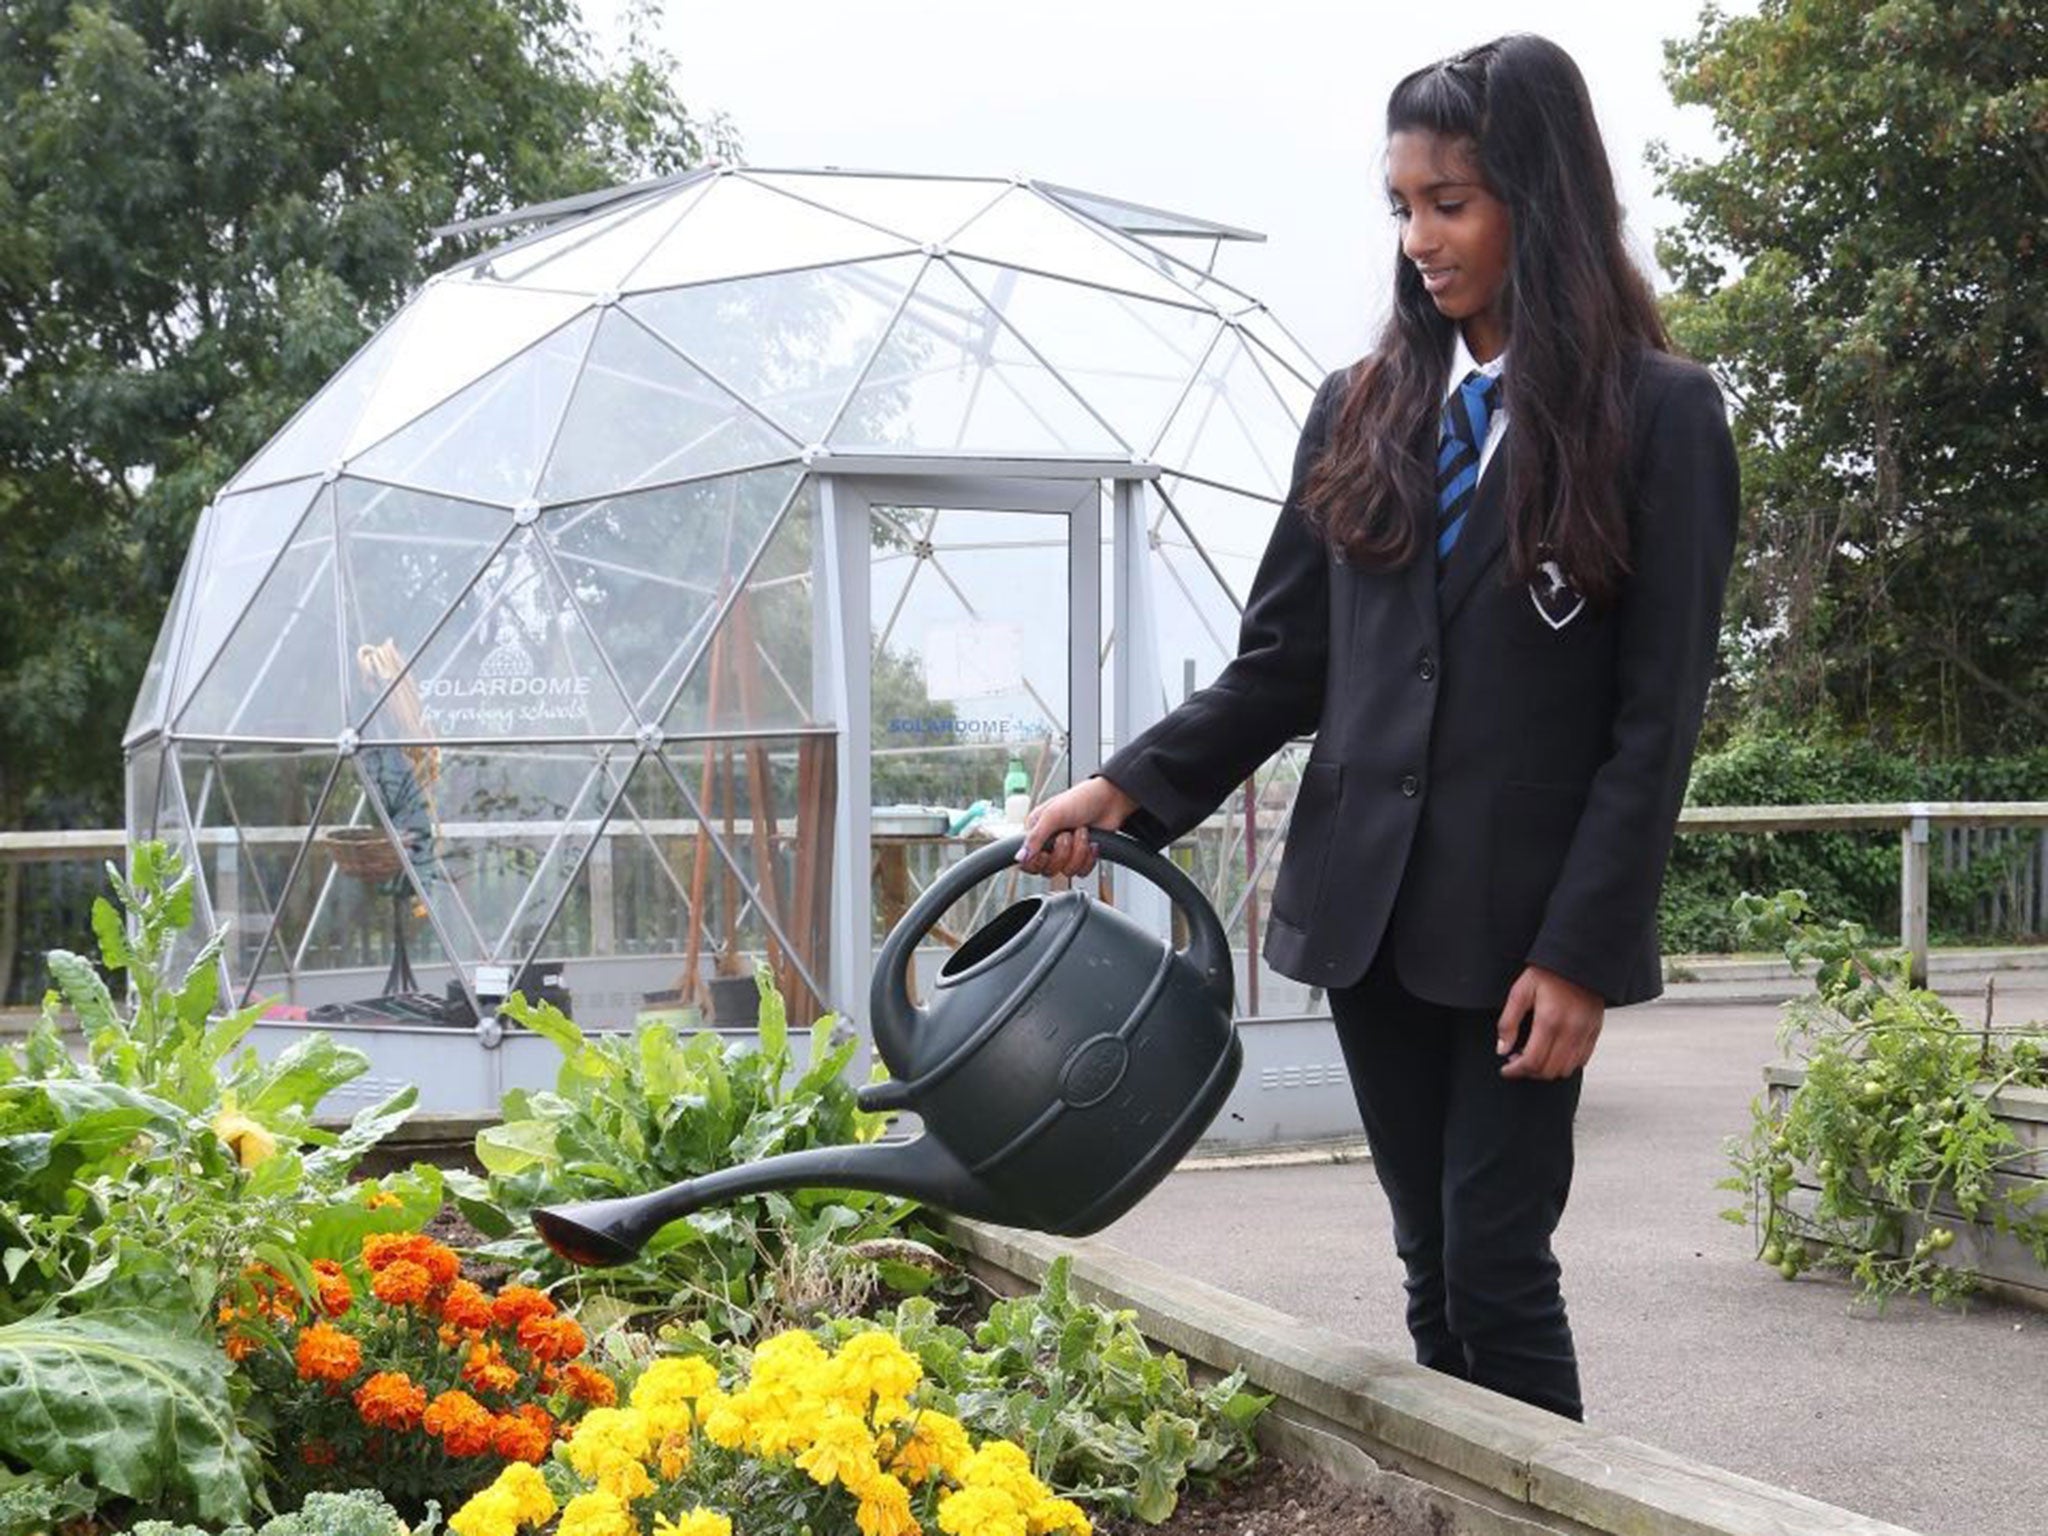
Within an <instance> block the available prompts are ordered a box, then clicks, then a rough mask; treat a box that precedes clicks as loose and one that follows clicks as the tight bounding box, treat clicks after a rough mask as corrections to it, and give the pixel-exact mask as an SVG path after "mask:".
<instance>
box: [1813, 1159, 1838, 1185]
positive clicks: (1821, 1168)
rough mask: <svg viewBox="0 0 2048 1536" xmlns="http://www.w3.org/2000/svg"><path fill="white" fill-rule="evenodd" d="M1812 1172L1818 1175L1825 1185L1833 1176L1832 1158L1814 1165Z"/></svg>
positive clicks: (1833, 1162)
mask: <svg viewBox="0 0 2048 1536" xmlns="http://www.w3.org/2000/svg"><path fill="white" fill-rule="evenodd" d="M1813 1171H1814V1172H1815V1173H1817V1174H1819V1175H1820V1179H1821V1182H1822V1183H1823V1184H1825V1183H1826V1182H1827V1181H1828V1180H1829V1179H1832V1178H1833V1177H1834V1176H1835V1160H1834V1159H1833V1158H1832V1157H1824V1158H1822V1159H1821V1160H1820V1161H1819V1162H1818V1163H1817V1164H1815V1165H1814V1170H1813Z"/></svg>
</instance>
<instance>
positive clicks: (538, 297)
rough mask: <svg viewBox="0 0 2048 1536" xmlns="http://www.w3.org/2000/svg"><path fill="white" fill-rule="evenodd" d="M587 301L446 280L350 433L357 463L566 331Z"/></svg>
mask: <svg viewBox="0 0 2048 1536" xmlns="http://www.w3.org/2000/svg"><path fill="white" fill-rule="evenodd" d="M584 305H585V301H584V300H583V299H581V298H578V297H575V296H574V295H566V294H558V293H519V292H512V291H510V290H508V289H504V288H499V287H496V286H494V285H492V284H488V283H475V282H465V281H462V280H460V279H444V280H442V281H440V282H432V283H429V284H427V286H426V287H425V288H424V289H422V290H421V291H420V294H419V296H418V297H417V298H415V299H414V300H413V301H412V303H411V304H410V305H409V306H408V307H407V310H406V323H405V331H404V334H403V335H402V336H401V337H400V338H399V341H398V355H397V360H396V361H395V362H393V363H392V365H391V367H390V369H389V371H388V372H387V373H386V374H385V376H384V378H383V379H382V380H381V381H380V383H379V384H378V387H377V389H376V391H375V393H373V394H372V395H371V396H370V398H369V400H368V401H367V402H366V403H365V404H364V406H363V413H362V416H361V418H360V419H359V420H358V421H357V422H356V424H355V429H354V430H353V431H352V432H350V433H349V437H348V449H347V451H348V454H349V455H350V456H351V457H353V456H354V455H356V454H359V453H362V452H363V451H365V450H366V449H368V448H370V447H371V446H373V445H374V444H375V443H377V442H378V441H380V440H381V439H383V438H385V437H388V436H389V435H390V434H391V433H393V432H396V431H397V430H398V429H399V428H401V427H404V426H407V425H409V424H411V422H412V421H414V420H415V419H416V418H417V417H419V416H422V415H424V414H425V413H426V412H427V411H429V410H431V409H432V408H433V407H434V406H436V405H438V404H440V403H441V402H442V401H443V400H446V399H447V398H448V397H449V396H450V395H452V394H454V393H455V392H456V391H457V390H459V389H462V388H463V387H465V386H466V385H469V384H472V383H474V382H475V381H476V380H478V379H480V378H482V377H483V376H484V375H485V374H487V373H489V372H490V371H491V370H492V369H493V368H496V367H497V366H499V365H500V364H501V363H504V362H506V361H508V360H509V359H511V358H512V357H514V356H516V355H517V354H518V353H520V352H523V351H525V350H526V349H527V348H528V347H530V346H532V345H533V344H534V343H535V342H537V341H539V340H540V339H541V337H543V336H545V335H546V334H547V333H548V332H549V331H552V330H554V329H555V328H556V327H557V326H559V325H563V324H566V323H567V322H568V321H569V320H570V319H571V318H572V317H573V316H575V314H576V313H577V312H578V311H579V310H581V309H582V308H584Z"/></svg>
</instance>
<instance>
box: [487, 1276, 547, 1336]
mask: <svg viewBox="0 0 2048 1536" xmlns="http://www.w3.org/2000/svg"><path fill="white" fill-rule="evenodd" d="M555 1311H556V1308H555V1304H554V1302H552V1301H550V1300H549V1299H548V1297H547V1296H546V1295H545V1294H544V1293H543V1292H540V1291H536V1290H535V1289H534V1288H533V1287H532V1286H530V1285H508V1286H506V1287H505V1289H503V1290H502V1291H500V1292H498V1295H497V1299H496V1300H495V1301H493V1302H492V1303H491V1316H492V1318H493V1319H494V1320H495V1321H496V1322H497V1324H498V1326H499V1327H500V1328H517V1327H518V1326H519V1325H520V1324H521V1323H523V1322H525V1321H526V1320H527V1319H528V1318H529V1317H553V1316H554V1315H555Z"/></svg>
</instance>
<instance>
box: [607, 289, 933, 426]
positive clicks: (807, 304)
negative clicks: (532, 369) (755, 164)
mask: <svg viewBox="0 0 2048 1536" xmlns="http://www.w3.org/2000/svg"><path fill="white" fill-rule="evenodd" d="M923 266H924V258H923V257H922V256H910V257H899V258H897V259H896V260H893V261H870V262H861V263H858V264H856V265H853V266H845V267H819V268H814V269H812V270H809V271H805V272H781V273H777V274H775V275H773V276H770V277H754V278H735V279H734V280H733V281H731V282H728V283H715V284H711V285H708V286H705V287H698V288H672V289H668V290H666V291H664V292H660V293H647V294H640V295H637V296H635V297H633V298H631V299H628V300H627V301H626V304H625V307H626V309H627V310H628V311H630V312H631V313H632V314H633V315H635V316H636V317H638V318H639V319H641V320H644V321H646V322H647V324H649V325H650V326H652V327H653V328H654V329H655V330H656V331H658V332H659V333H660V334H661V336H662V337H663V338H664V339H665V340H666V341H668V342H669V343H670V344H671V345H673V346H674V347H676V348H677V349H678V350H679V351H681V352H682V353H683V354H684V355H685V356H687V357H689V358H691V359H692V360H693V361H695V362H697V363H699V364H701V365H702V366H704V367H705V368H707V369H709V370H710V371H711V372H712V373H713V374H714V375H715V376H716V377H717V378H719V379H720V380H722V381H723V382H724V383H725V384H726V385H728V386H729V387H731V388H733V389H735V390H738V391H739V392H740V393H741V394H742V395H744V396H746V398H747V399H748V400H749V401H751V402H752V403H753V404H754V405H755V406H757V407H759V408H760V409H761V410H762V411H765V412H766V413H767V414H768V415H769V416H771V417H772V418H774V419H775V420H776V421H778V422H780V423H781V424H782V425H783V426H784V427H785V428H787V429H788V430H789V432H790V433H791V434H792V435H793V436H794V437H795V438H796V440H797V441H798V442H801V443H815V442H818V441H819V440H820V439H822V438H823V436H824V434H825V429H826V428H827V427H828V426H830V425H831V424H832V417H833V414H834V413H835V412H836V411H837V410H838V409H839V403H840V401H842V400H844V399H845V398H846V392H847V390H848V389H850V388H852V386H853V381H854V379H855V378H856V377H858V376H859V374H860V370H861V368H862V367H863V366H864V365H865V364H866V363H867V360H868V358H869V357H871V356H872V355H873V354H874V350H875V343H876V342H877V341H878V340H879V339H880V338H881V335H882V331H883V328H884V327H885V326H887V325H888V323H889V319H890V317H891V316H892V315H894V314H895V313H896V308H897V306H898V305H899V304H901V303H902V301H903V294H904V292H905V290H907V289H908V288H909V287H910V285H911V283H912V282H914V281H915V280H916V277H917V274H918V272H919V271H920V270H921V269H922V268H923Z"/></svg>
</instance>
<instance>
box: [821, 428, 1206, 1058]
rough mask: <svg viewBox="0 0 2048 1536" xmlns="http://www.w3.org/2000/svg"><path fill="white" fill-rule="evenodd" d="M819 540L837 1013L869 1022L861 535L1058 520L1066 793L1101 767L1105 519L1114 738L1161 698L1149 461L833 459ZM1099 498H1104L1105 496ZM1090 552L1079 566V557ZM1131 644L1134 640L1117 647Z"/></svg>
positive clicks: (868, 781)
mask: <svg viewBox="0 0 2048 1536" xmlns="http://www.w3.org/2000/svg"><path fill="white" fill-rule="evenodd" d="M813 473H814V475H815V476H816V479H817V491H818V499H817V508H818V514H819V527H820V530H821V537H820V538H819V539H818V541H817V548H816V551H815V553H814V556H813V558H814V561H815V567H814V577H815V585H814V590H815V591H817V592H819V593H820V594H821V595H822V601H820V602H819V603H818V604H817V605H816V611H815V614H814V617H813V620H812V622H813V624H814V626H815V632H814V643H815V645H816V650H815V652H814V654H815V655H818V656H820V657H824V658H826V665H825V666H823V667H822V668H820V669H819V679H818V680H819V684H820V689H821V693H822V694H823V697H821V698H820V700H819V703H820V705H821V706H822V707H823V708H825V709H829V710H830V711H831V713H830V714H829V715H827V716H826V718H829V719H832V720H835V721H836V722H837V723H838V736H839V752H838V754H837V755H838V785H837V789H838V798H837V801H836V803H835V805H834V808H833V817H834V824H833V842H832V846H833V849H834V858H833V861H832V928H831V932H832V954H831V967H830V972H831V974H830V980H829V982H828V983H827V984H828V985H829V986H830V988H831V991H832V997H831V1000H830V1001H831V1006H832V1007H833V1009H834V1010H835V1011H836V1012H837V1013H838V1014H839V1015H840V1017H842V1018H847V1019H851V1020H854V1021H855V1022H857V1023H864V1022H865V1020H866V1018H867V1009H868V993H869V987H870V985H871V982H872V979H873V969H874V957H873V941H872V933H871V924H872V921H873V919H872V909H873V902H874V892H873V889H872V881H871V871H872V868H873V858H874V850H873V845H872V842H871V840H870V837H869V832H870V825H871V819H872V818H871V813H872V811H873V803H872V802H873V786H872V774H871V771H870V769H871V754H872V752H873V750H874V722H873V719H872V700H871V697H870V692H869V680H870V677H869V674H870V655H871V652H872V648H873V644H874V640H873V628H872V626H873V616H872V614H871V612H870V600H869V581H870V566H871V565H872V562H873V559H874V549H873V544H872V541H871V537H870V533H869V529H870V526H871V519H872V516H873V512H874V509H875V508H876V507H878V506H879V507H889V506H912V507H941V508H944V509H946V510H948V511H955V510H957V511H971V512H1036V513H1049V514H1053V515H1056V516H1061V517H1064V518H1065V519H1066V529H1067V620H1068V644H1067V751H1068V762H1069V774H1070V776H1071V778H1072V780H1073V781H1074V782H1078V781H1079V780H1081V779H1084V778H1086V777H1088V775H1090V774H1092V773H1094V772H1095V771H1096V770H1097V769H1098V768H1099V767H1101V743H1102V738H1103V725H1104V720H1103V715H1102V680H1101V657H1102V647H1103V633H1102V532H1103V529H1102V517H1103V508H1104V505H1105V503H1107V505H1108V507H1109V515H1110V519H1111V524H1112V526H1111V551H1112V553H1111V566H1110V570H1111V573H1112V575H1111V580H1112V591H1111V594H1110V595H1111V613H1110V622H1111V625H1112V629H1113V632H1114V633H1115V634H1116V635H1117V636H1119V637H1122V638H1121V639H1120V643H1119V644H1118V645H1117V646H1116V648H1115V651H1114V653H1113V656H1112V672H1111V676H1112V679H1113V683H1114V689H1113V691H1114V696H1115V719H1114V720H1113V721H1112V722H1110V724H1111V725H1112V727H1113V729H1112V733H1111V739H1112V740H1113V741H1118V742H1122V741H1128V740H1130V739H1131V737H1132V736H1133V735H1135V734H1136V733H1137V732H1138V731H1141V730H1143V729H1144V728H1145V727H1146V726H1147V725H1149V724H1151V723H1152V721H1153V720H1155V719H1157V718H1158V715H1159V712H1160V709H1161V707H1162V705H1163V701H1164V696H1163V694H1162V692H1161V689H1160V686H1159V675H1158V673H1159V669H1158V662H1157V658H1156V656H1155V654H1154V652H1155V646H1154V644H1153V641H1152V636H1153V634H1154V628H1153V623H1152V613H1151V606H1150V598H1149V596H1148V592H1147V584H1146V581H1145V579H1144V563H1145V561H1144V557H1145V554H1146V552H1147V549H1148V540H1147V534H1146V527H1147V523H1146V518H1147V510H1146V502H1147V500H1148V497H1147V494H1146V490H1145V487H1146V484H1147V482H1149V481H1152V480H1155V479H1157V478H1158V474H1159V471H1158V469H1157V468H1156V467H1155V466H1152V465H1149V464H1133V463H1129V462H1123V463H1115V462H1105V461H1093V460H1080V461H1068V460H1060V461H1051V462H1045V461H1037V460H1016V459H1004V460H995V459H984V460H974V459H958V458H948V459H943V460H929V459H908V458H881V457H876V458H874V459H871V460H867V461H864V462H853V461H850V460H848V459H847V458H845V457H835V458H834V459H833V461H832V467H831V469H830V470H829V471H827V470H821V469H814V470H813ZM1105 491H1107V493H1108V494H1107V495H1105V494H1104V493H1105ZM1083 555H1085V556H1086V558H1080V557H1081V556H1083ZM1124 642H1128V643H1124ZM1132 895H1133V897H1135V898H1137V899H1136V900H1135V901H1133V900H1130V899H1126V900H1124V901H1121V902H1119V905H1120V906H1121V907H1122V908H1123V909H1124V910H1126V911H1130V912H1132V915H1133V916H1136V917H1137V918H1138V919H1139V920H1140V921H1141V922H1144V923H1145V924H1146V926H1147V927H1149V928H1151V929H1153V930H1154V931H1156V932H1159V933H1162V934H1163V933H1165V932H1166V931H1167V917H1168V914H1167V910H1166V906H1165V902H1164V900H1163V899H1162V898H1157V897H1156V896H1154V893H1152V892H1150V891H1149V890H1145V891H1140V892H1133V893H1132Z"/></svg>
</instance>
